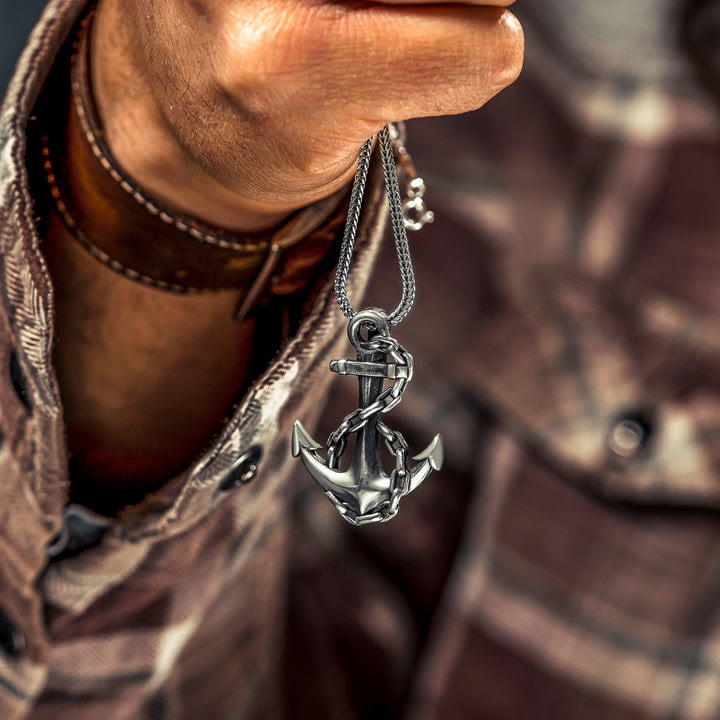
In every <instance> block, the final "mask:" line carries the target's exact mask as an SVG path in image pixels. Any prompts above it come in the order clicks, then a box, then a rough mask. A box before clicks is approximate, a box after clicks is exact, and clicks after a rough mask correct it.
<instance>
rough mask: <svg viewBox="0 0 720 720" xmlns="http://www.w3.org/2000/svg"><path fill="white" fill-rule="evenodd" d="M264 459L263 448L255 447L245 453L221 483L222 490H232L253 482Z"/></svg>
mask: <svg viewBox="0 0 720 720" xmlns="http://www.w3.org/2000/svg"><path fill="white" fill-rule="evenodd" d="M261 457H262V448H261V447H260V446H259V445H253V446H252V447H250V449H249V450H248V451H247V452H244V453H243V454H242V455H241V456H240V457H239V458H238V459H237V460H236V461H235V462H234V463H233V464H232V466H231V467H230V469H229V470H228V472H227V475H226V476H225V477H224V478H223V480H222V482H221V483H220V490H232V489H233V488H236V487H239V486H240V485H246V484H247V483H249V482H251V481H252V480H253V478H254V477H255V475H256V474H257V469H258V463H259V462H260V458H261Z"/></svg>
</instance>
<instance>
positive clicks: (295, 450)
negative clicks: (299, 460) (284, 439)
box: [285, 420, 322, 457]
mask: <svg viewBox="0 0 720 720" xmlns="http://www.w3.org/2000/svg"><path fill="white" fill-rule="evenodd" d="M285 447H287V445H286V446H285ZM301 447H303V448H305V449H306V450H319V449H320V448H321V447H322V445H319V444H318V443H316V442H315V440H313V439H312V437H311V435H310V433H308V431H307V430H306V429H305V428H304V427H303V426H302V423H301V422H300V421H299V420H296V421H295V425H293V432H292V456H293V457H298V456H299V455H300V448H301Z"/></svg>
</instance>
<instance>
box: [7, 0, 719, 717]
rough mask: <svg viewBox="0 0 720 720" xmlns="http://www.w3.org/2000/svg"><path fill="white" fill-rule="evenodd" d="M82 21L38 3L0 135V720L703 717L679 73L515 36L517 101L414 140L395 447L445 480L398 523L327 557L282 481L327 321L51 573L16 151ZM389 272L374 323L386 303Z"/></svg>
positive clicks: (333, 412) (40, 384) (536, 28)
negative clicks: (410, 376) (292, 428)
mask: <svg viewBox="0 0 720 720" xmlns="http://www.w3.org/2000/svg"><path fill="white" fill-rule="evenodd" d="M614 4H615V5H616V6H617V7H616V9H617V10H621V9H622V8H621V7H620V5H619V4H618V3H614ZM547 5H548V8H551V9H552V8H555V7H561V6H560V4H559V3H557V2H552V3H550V2H549V3H548V4H547ZM578 5H582V6H585V7H590V6H589V5H587V4H585V3H578ZM641 5H642V7H637V8H636V7H635V4H633V8H635V9H636V10H637V12H638V15H637V17H638V18H642V17H644V16H643V15H642V13H643V12H645V13H650V12H652V9H653V3H651V2H649V0H648V2H645V3H642V4H641ZM655 5H656V7H660V6H662V7H663V8H664V7H665V5H664V4H661V3H656V4H655ZM80 6H81V3H80V2H77V1H75V2H72V1H71V0H56V2H53V3H52V4H51V6H50V9H49V10H48V12H47V13H46V15H45V17H44V20H43V23H41V26H40V28H39V29H38V30H37V31H36V33H35V35H34V36H33V38H32V39H31V41H30V44H29V46H28V50H27V51H26V53H25V55H24V57H23V60H22V61H21V64H20V68H19V71H18V74H17V75H16V77H15V80H14V81H13V84H12V86H11V88H10V93H9V96H8V100H7V101H6V104H5V106H4V110H3V116H2V122H1V123H0V128H1V132H2V138H3V142H2V146H3V149H4V152H3V156H2V161H1V162H0V189H1V190H2V194H1V196H0V197H1V198H2V205H1V207H0V220H1V222H0V226H1V230H2V235H1V236H0V240H1V242H2V264H1V266H0V292H1V296H2V298H3V302H2V304H1V306H0V338H2V341H1V342H0V355H1V358H0V366H1V367H5V368H6V371H5V373H4V374H3V373H0V427H1V428H2V430H3V433H4V442H3V447H2V449H1V450H0V467H1V472H2V477H3V482H2V487H1V488H0V493H2V499H1V500H0V509H1V511H2V521H1V522H0V647H2V650H3V652H1V653H0V717H2V718H3V720H4V719H5V718H7V719H8V720H16V719H18V720H19V719H20V718H30V719H31V720H37V718H48V719H49V718H53V720H55V719H57V720H63V719H64V718H70V717H73V718H87V719H88V720H89V719H94V718H100V717H103V718H117V719H118V720H120V719H123V720H124V719H125V718H133V719H135V718H137V719H138V720H142V719H143V718H148V719H150V718H155V719H157V720H160V719H167V720H171V719H173V720H174V719H176V718H177V719H179V718H193V719H195V718H203V720H204V719H205V718H209V719H214V718H218V719H220V720H224V719H225V718H246V717H263V718H271V717H276V716H282V715H284V716H285V717H288V718H293V719H294V718H298V719H300V720H302V719H304V718H314V719H320V720H323V719H328V720H340V719H342V720H352V718H373V719H375V718H378V719H381V718H398V717H404V718H409V719H411V720H435V719H437V720H455V719H458V720H459V719H463V720H464V719H468V720H541V719H552V720H596V719H597V720H624V719H626V718H627V719H628V720H630V719H632V720H639V719H641V718H647V719H648V720H650V719H653V720H656V719H657V720H659V719H661V718H662V719H663V720H670V719H672V720H712V719H713V718H716V717H718V716H719V715H720V656H719V655H718V652H719V651H718V647H720V642H719V640H718V638H719V637H720V635H719V632H720V630H719V629H718V619H717V618H718V612H719V610H720V574H719V572H718V560H717V556H716V553H718V552H720V525H719V524H718V520H717V506H718V504H720V469H719V468H720V396H719V390H718V377H719V376H720V374H719V371H720V367H719V366H720V360H719V359H718V358H719V357H720V321H719V320H718V319H717V316H718V309H720V291H718V287H720V286H719V285H718V283H717V281H716V278H717V276H718V274H720V252H718V251H717V250H716V248H717V244H718V242H719V240H718V237H719V236H720V233H719V232H718V231H719V230H720V212H719V211H718V207H719V206H718V203H717V201H716V194H717V189H718V187H719V186H720V154H719V153H718V150H719V149H720V148H719V144H720V143H719V142H718V135H717V131H718V122H717V118H716V116H715V114H714V112H713V110H712V108H711V107H710V106H709V104H708V103H707V102H706V101H704V100H703V98H702V97H701V96H700V94H699V93H698V91H697V90H695V89H694V88H693V87H692V84H691V83H689V82H688V81H687V72H686V71H682V69H681V70H678V67H681V63H680V62H679V61H678V60H676V59H673V61H672V63H671V65H670V66H665V65H662V62H664V61H665V59H664V58H661V59H660V60H662V62H660V60H659V61H658V64H657V66H656V67H665V68H666V70H667V67H671V68H673V71H672V72H670V71H666V70H664V71H663V72H662V73H658V75H657V76H656V77H634V78H633V77H629V76H628V75H627V74H626V73H625V74H624V73H623V72H618V73H614V74H612V73H607V72H606V73H604V72H603V70H605V69H607V67H608V66H609V64H610V61H611V60H613V59H615V60H617V58H616V57H614V56H613V54H612V53H610V54H609V55H607V56H605V57H592V58H591V60H592V61H590V60H589V59H588V58H590V57H591V55H592V52H593V47H592V43H591V42H590V41H589V40H588V39H587V38H586V39H585V40H586V45H585V46H584V47H578V46H573V45H572V42H571V41H572V40H573V26H572V24H570V25H569V26H568V27H567V28H565V29H564V31H563V28H562V27H561V28H560V31H563V32H561V33H560V36H561V39H562V40H563V42H556V40H557V38H555V37H551V38H550V41H548V37H549V36H545V37H544V36H543V23H542V18H543V13H542V12H541V11H540V10H536V9H534V8H527V9H526V14H527V16H528V17H527V20H528V24H527V29H528V40H529V43H528V45H529V62H528V70H527V71H526V74H525V77H524V78H523V79H522V80H521V81H520V82H519V83H518V84H517V85H516V86H515V87H513V88H512V89H510V90H509V91H506V92H505V93H503V94H502V95H501V97H500V98H498V99H497V100H495V101H493V102H492V103H490V104H489V105H488V106H487V107H486V108H484V109H483V110H482V111H481V112H479V113H475V114H472V115H468V116H464V117H462V118H455V119H437V120H424V121H420V122H417V123H415V124H414V125H412V126H411V137H412V147H411V149H412V151H413V154H414V156H415V160H416V164H417V165H418V166H419V167H420V169H421V171H422V173H423V175H424V176H425V178H426V180H427V181H428V184H429V186H430V189H431V190H430V192H431V196H430V197H431V199H429V202H431V203H432V205H433V206H434V209H435V210H436V212H437V215H438V217H439V219H438V221H437V222H436V224H435V225H434V226H432V227H431V228H428V229H426V230H425V231H423V233H421V234H420V235H419V236H417V237H414V238H412V243H413V251H414V257H415V262H416V265H417V274H418V291H419V295H418V303H417V307H416V309H415V311H414V312H413V314H412V315H411V316H410V318H409V319H408V320H407V321H406V322H405V323H404V324H403V325H402V326H401V327H400V328H398V331H397V333H396V335H397V337H398V339H399V340H400V341H401V342H402V343H403V344H404V345H405V346H406V347H407V348H408V349H409V350H410V351H411V352H413V353H414V355H415V359H416V373H415V378H416V379H415V380H414V381H413V383H412V384H411V386H410V388H409V390H408V392H407V394H406V397H405V399H404V401H403V403H402V404H401V405H400V406H399V408H398V409H397V410H395V411H393V413H391V414H390V415H389V416H388V423H389V424H390V425H391V426H392V427H394V428H397V429H400V430H402V431H403V432H404V434H405V435H406V437H407V438H408V439H409V441H410V444H411V449H416V450H419V449H421V448H422V447H424V445H425V444H427V442H428V441H429V439H430V437H431V436H432V435H433V434H435V433H436V432H441V433H442V434H443V436H444V440H445V444H446V457H447V460H446V466H445V468H444V469H443V471H442V472H441V473H436V474H434V475H433V476H431V478H430V479H428V480H427V481H426V483H425V485H424V486H423V487H422V488H421V489H420V490H419V491H417V492H415V493H413V494H412V495H411V496H409V497H408V498H406V499H405V500H404V501H403V504H402V511H401V513H400V515H399V517H398V518H397V519H396V520H394V521H393V522H392V523H389V524H387V525H383V526H378V527H369V528H363V529H360V530H355V529H350V528H349V527H347V526H346V525H345V524H344V523H342V521H340V520H339V519H338V518H337V517H336V515H335V513H334V511H333V510H332V508H331V507H330V505H329V503H327V501H326V499H325V498H324V497H323V496H322V493H320V492H319V491H318V489H317V488H315V487H312V486H311V484H310V481H309V480H307V479H306V478H305V476H304V475H303V474H302V473H299V474H297V475H295V476H292V477H291V475H290V473H291V469H292V468H291V462H290V459H289V457H288V455H289V453H288V442H287V431H288V429H289V424H290V422H291V421H292V420H293V419H294V418H295V417H296V416H297V417H301V418H302V419H303V420H304V421H305V420H307V419H308V418H310V419H312V418H313V417H319V416H320V415H322V420H323V423H324V425H325V430H331V429H333V427H334V425H336V424H337V423H338V422H339V421H340V419H341V418H342V415H343V414H344V411H345V410H346V409H348V408H352V407H354V403H355V399H354V396H355V393H356V388H355V387H353V385H354V384H353V383H352V382H351V381H350V380H349V378H339V379H338V381H337V383H336V384H335V385H334V386H333V392H332V403H331V404H330V406H329V407H328V408H327V409H325V410H324V411H322V408H321V406H320V405H319V404H318V403H317V402H316V399H317V398H318V397H320V396H322V395H323V394H324V390H325V388H326V387H327V382H328V378H329V373H328V372H327V360H328V359H329V358H330V357H341V356H342V354H343V353H345V352H346V348H344V347H343V333H344V328H343V323H342V322H341V320H342V318H341V316H340V314H339V312H338V311H337V308H335V307H334V305H333V300H332V298H331V296H330V295H329V294H328V295H325V296H323V297H321V298H320V300H318V302H317V304H316V306H315V308H314V309H313V311H312V313H311V314H310V316H309V317H308V318H307V319H306V320H305V322H304V323H303V325H302V327H301V329H300V330H299V331H298V333H297V335H296V336H295V337H294V338H292V339H291V341H290V342H289V343H288V344H287V345H286V347H285V348H284V349H283V350H282V352H281V354H280V355H279V357H278V358H277V359H276V361H274V362H273V364H272V365H271V367H270V368H269V369H268V371H267V373H266V374H265V375H264V376H263V377H262V378H261V379H260V380H259V381H258V382H257V383H256V384H255V385H254V386H253V388H252V389H251V390H250V391H249V393H248V395H247V397H246V398H245V399H244V401H243V403H242V404H241V405H240V407H239V408H238V410H237V413H236V414H235V416H234V417H233V418H232V419H231V421H230V423H229V425H228V427H227V428H226V430H225V432H224V433H223V435H222V437H221V438H220V439H219V440H218V441H217V443H216V444H215V445H214V447H213V448H212V449H211V451H210V452H209V453H208V454H207V455H206V456H205V457H203V458H202V459H201V460H200V462H199V463H198V464H197V465H195V466H193V467H191V468H189V469H188V470H187V471H186V472H185V473H183V475H182V476H180V477H179V478H176V479H175V480H173V481H172V482H171V483H169V484H168V485H167V486H166V487H165V488H163V489H162V490H161V491H159V492H157V493H155V494H153V495H151V496H149V497H148V498H147V499H146V500H145V501H144V502H143V503H141V504H140V505H138V506H136V507H133V508H129V509H128V510H127V511H126V512H125V513H123V514H122V515H121V516H120V517H119V518H118V519H117V520H116V521H113V522H112V523H111V524H110V527H109V528H108V527H105V526H104V524H103V525H101V527H100V528H99V529H98V532H97V538H96V539H95V541H94V542H93V543H91V546H89V547H86V548H85V549H82V550H81V551H79V552H76V553H69V554H66V555H65V556H62V555H60V556H57V557H55V558H54V559H50V560H49V559H48V545H49V544H50V543H51V540H52V539H53V538H54V537H56V536H57V534H58V532H59V531H60V530H61V528H62V527H63V518H64V519H65V528H66V529H67V526H68V524H69V523H70V522H71V521H72V520H73V518H74V521H75V522H78V523H80V524H84V527H85V534H86V536H87V535H88V534H92V533H91V532H90V531H91V530H92V518H91V517H90V516H86V517H83V513H82V511H81V509H74V511H73V513H70V512H69V511H68V510H67V509H65V510H64V504H65V498H66V494H67V482H68V481H67V477H66V475H65V461H64V458H63V454H64V446H63V440H62V419H61V412H60V406H59V401H58V394H57V388H56V385H55V380H54V376H53V372H52V367H51V364H50V347H51V341H52V290H51V287H50V284H49V281H48V278H47V274H46V272H45V270H44V267H43V263H42V255H41V252H40V248H39V246H38V238H37V237H36V234H35V231H34V225H33V218H32V203H31V198H30V197H29V196H28V184H27V177H26V172H25V164H24V162H25V161H24V157H23V153H24V127H25V123H26V121H27V113H28V112H29V110H30V108H31V107H32V104H33V100H34V97H35V95H36V94H37V92H38V89H39V86H40V84H41V81H42V78H43V77H44V76H45V75H46V73H47V70H48V68H49V66H50V64H51V63H52V59H53V55H54V52H55V51H56V49H57V47H58V46H59V44H60V43H61V41H62V38H63V36H64V34H65V33H67V32H68V31H69V29H70V27H71V25H72V23H73V20H74V15H75V14H76V13H77V12H78V11H79V10H80ZM646 6H647V7H646ZM625 11H626V13H627V15H626V19H627V18H628V17H631V16H632V14H633V11H632V10H631V9H628V8H626V10H625ZM536 15H537V17H535V16H536ZM585 17H586V19H587V20H588V23H589V24H588V25H587V26H586V27H589V28H590V29H592V27H593V24H592V20H593V18H592V11H591V10H587V12H586V15H585ZM668 17H669V18H671V17H672V15H671V14H669V15H668ZM631 19H632V17H631ZM576 20H577V18H576ZM646 26H647V27H646ZM618 27H619V28H620V29H621V30H622V31H623V32H627V31H628V28H627V26H623V25H622V22H620V21H619V25H618ZM623 27H624V29H623ZM658 27H659V26H658ZM663 27H664V26H663ZM643 28H644V29H647V28H651V29H652V28H655V29H656V30H657V27H656V26H655V25H653V23H644V24H643ZM556 29H557V28H556ZM640 35H642V33H640ZM618 38H620V34H619V35H618ZM641 40H642V37H639V36H638V37H636V42H635V44H634V45H633V44H632V43H630V44H629V45H624V46H623V45H622V44H621V43H619V44H618V45H617V48H620V50H616V52H620V51H622V52H625V53H631V54H632V51H633V50H636V51H637V52H638V53H640V51H641V50H643V49H646V47H648V46H652V43H650V44H649V45H647V46H646V45H643V43H642V42H641ZM618 42H619V40H618ZM670 55H671V59H672V58H673V57H674V56H673V54H672V53H670ZM643 57H647V56H643ZM578 58H584V59H585V60H588V62H586V63H584V64H583V63H581V62H578ZM603 63H605V65H603ZM627 64H632V63H626V65H627ZM642 67H643V68H644V69H645V70H647V68H648V65H647V63H645V64H643V65H642ZM588 68H590V69H588ZM673 73H675V75H673ZM670 76H672V78H673V79H672V81H671V82H660V81H659V79H658V78H660V77H662V78H667V77H670ZM440 147H441V148H442V151H441V153H439V152H438V148H440ZM377 198H378V194H377V188H376V189H375V203H374V204H373V203H371V206H370V209H371V212H370V213H369V216H368V218H367V219H366V221H365V223H364V226H363V231H362V232H363V234H364V235H366V236H368V237H372V240H371V242H370V243H369V245H368V247H367V248H366V250H365V252H364V254H363V255H362V256H361V257H360V259H359V263H358V265H357V266H356V271H355V275H354V283H355V287H354V288H353V290H354V292H358V291H359V290H360V288H361V286H362V284H363V283H364V281H365V278H367V276H368V274H369V269H370V264H371V262H372V259H373V255H374V254H375V252H376V250H377V247H378V240H379V228H380V225H381V223H382V219H383V215H382V213H381V212H380V211H379V209H378V206H377ZM383 253H384V254H382V255H381V256H380V258H379V261H378V262H377V263H376V265H375V269H374V270H373V273H372V275H373V281H372V286H371V288H370V291H369V292H368V294H367V302H368V304H372V305H383V306H390V305H393V304H394V302H395V300H396V292H397V288H398V281H397V270H396V265H395V261H394V258H393V257H392V249H391V247H389V245H386V246H385V248H384V249H383ZM321 411H322V412H321ZM318 434H320V432H318ZM254 447H261V448H262V449H263V450H264V454H263V458H262V460H261V462H260V464H259V468H258V473H257V476H256V478H255V479H254V480H253V482H251V483H249V484H247V485H241V486H240V487H236V488H234V489H232V490H230V491H227V492H223V491H222V490H220V489H219V488H220V487H222V486H226V485H227V484H228V483H227V482H226V480H227V477H228V473H229V472H232V470H231V469H232V464H233V462H234V461H235V460H236V458H237V457H238V456H239V455H241V454H242V453H244V452H247V451H249V450H251V449H252V448H254ZM231 484H232V483H231Z"/></svg>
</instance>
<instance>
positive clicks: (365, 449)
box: [352, 352, 387, 479]
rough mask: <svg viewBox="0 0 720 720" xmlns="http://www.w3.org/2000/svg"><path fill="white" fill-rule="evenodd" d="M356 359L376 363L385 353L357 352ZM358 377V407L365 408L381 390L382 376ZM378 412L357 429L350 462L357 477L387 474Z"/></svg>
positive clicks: (376, 476)
mask: <svg viewBox="0 0 720 720" xmlns="http://www.w3.org/2000/svg"><path fill="white" fill-rule="evenodd" d="M357 359H358V360H359V361H360V362H372V363H378V362H381V361H383V360H384V359H385V354H384V353H378V352H373V353H361V352H359V353H358V358H357ZM358 379H359V384H360V407H361V408H366V407H368V406H369V405H372V404H373V403H374V402H375V401H376V400H377V399H378V396H379V395H380V393H381V392H382V390H383V378H381V377H368V376H365V375H360V376H359V378H358ZM378 414H379V413H378ZM378 414H376V415H372V416H371V417H369V418H368V420H367V424H366V425H365V426H364V427H363V428H361V429H360V430H359V431H358V437H357V443H356V445H355V453H354V456H353V462H352V464H353V467H354V468H355V469H356V471H357V477H359V478H368V479H369V478H381V477H386V476H387V475H386V473H385V471H384V469H383V467H382V459H381V457H380V434H379V433H378V429H377V420H378Z"/></svg>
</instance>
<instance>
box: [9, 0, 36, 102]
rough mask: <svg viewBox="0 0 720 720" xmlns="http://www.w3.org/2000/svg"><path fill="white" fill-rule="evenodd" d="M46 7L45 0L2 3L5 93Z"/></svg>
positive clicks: (14, 0) (15, 0)
mask: <svg viewBox="0 0 720 720" xmlns="http://www.w3.org/2000/svg"><path fill="white" fill-rule="evenodd" d="M44 7H45V0H2V3H0V40H1V41H0V87H2V88H3V91H4V89H5V87H6V86H7V84H8V82H9V80H10V78H11V77H12V72H13V69H14V68H15V62H16V60H17V58H18V55H20V52H21V51H22V49H23V47H25V42H26V40H27V36H28V33H29V32H30V31H31V30H32V28H33V25H35V23H36V22H37V19H38V18H39V17H40V13H41V12H42V9H43V8H44Z"/></svg>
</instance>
